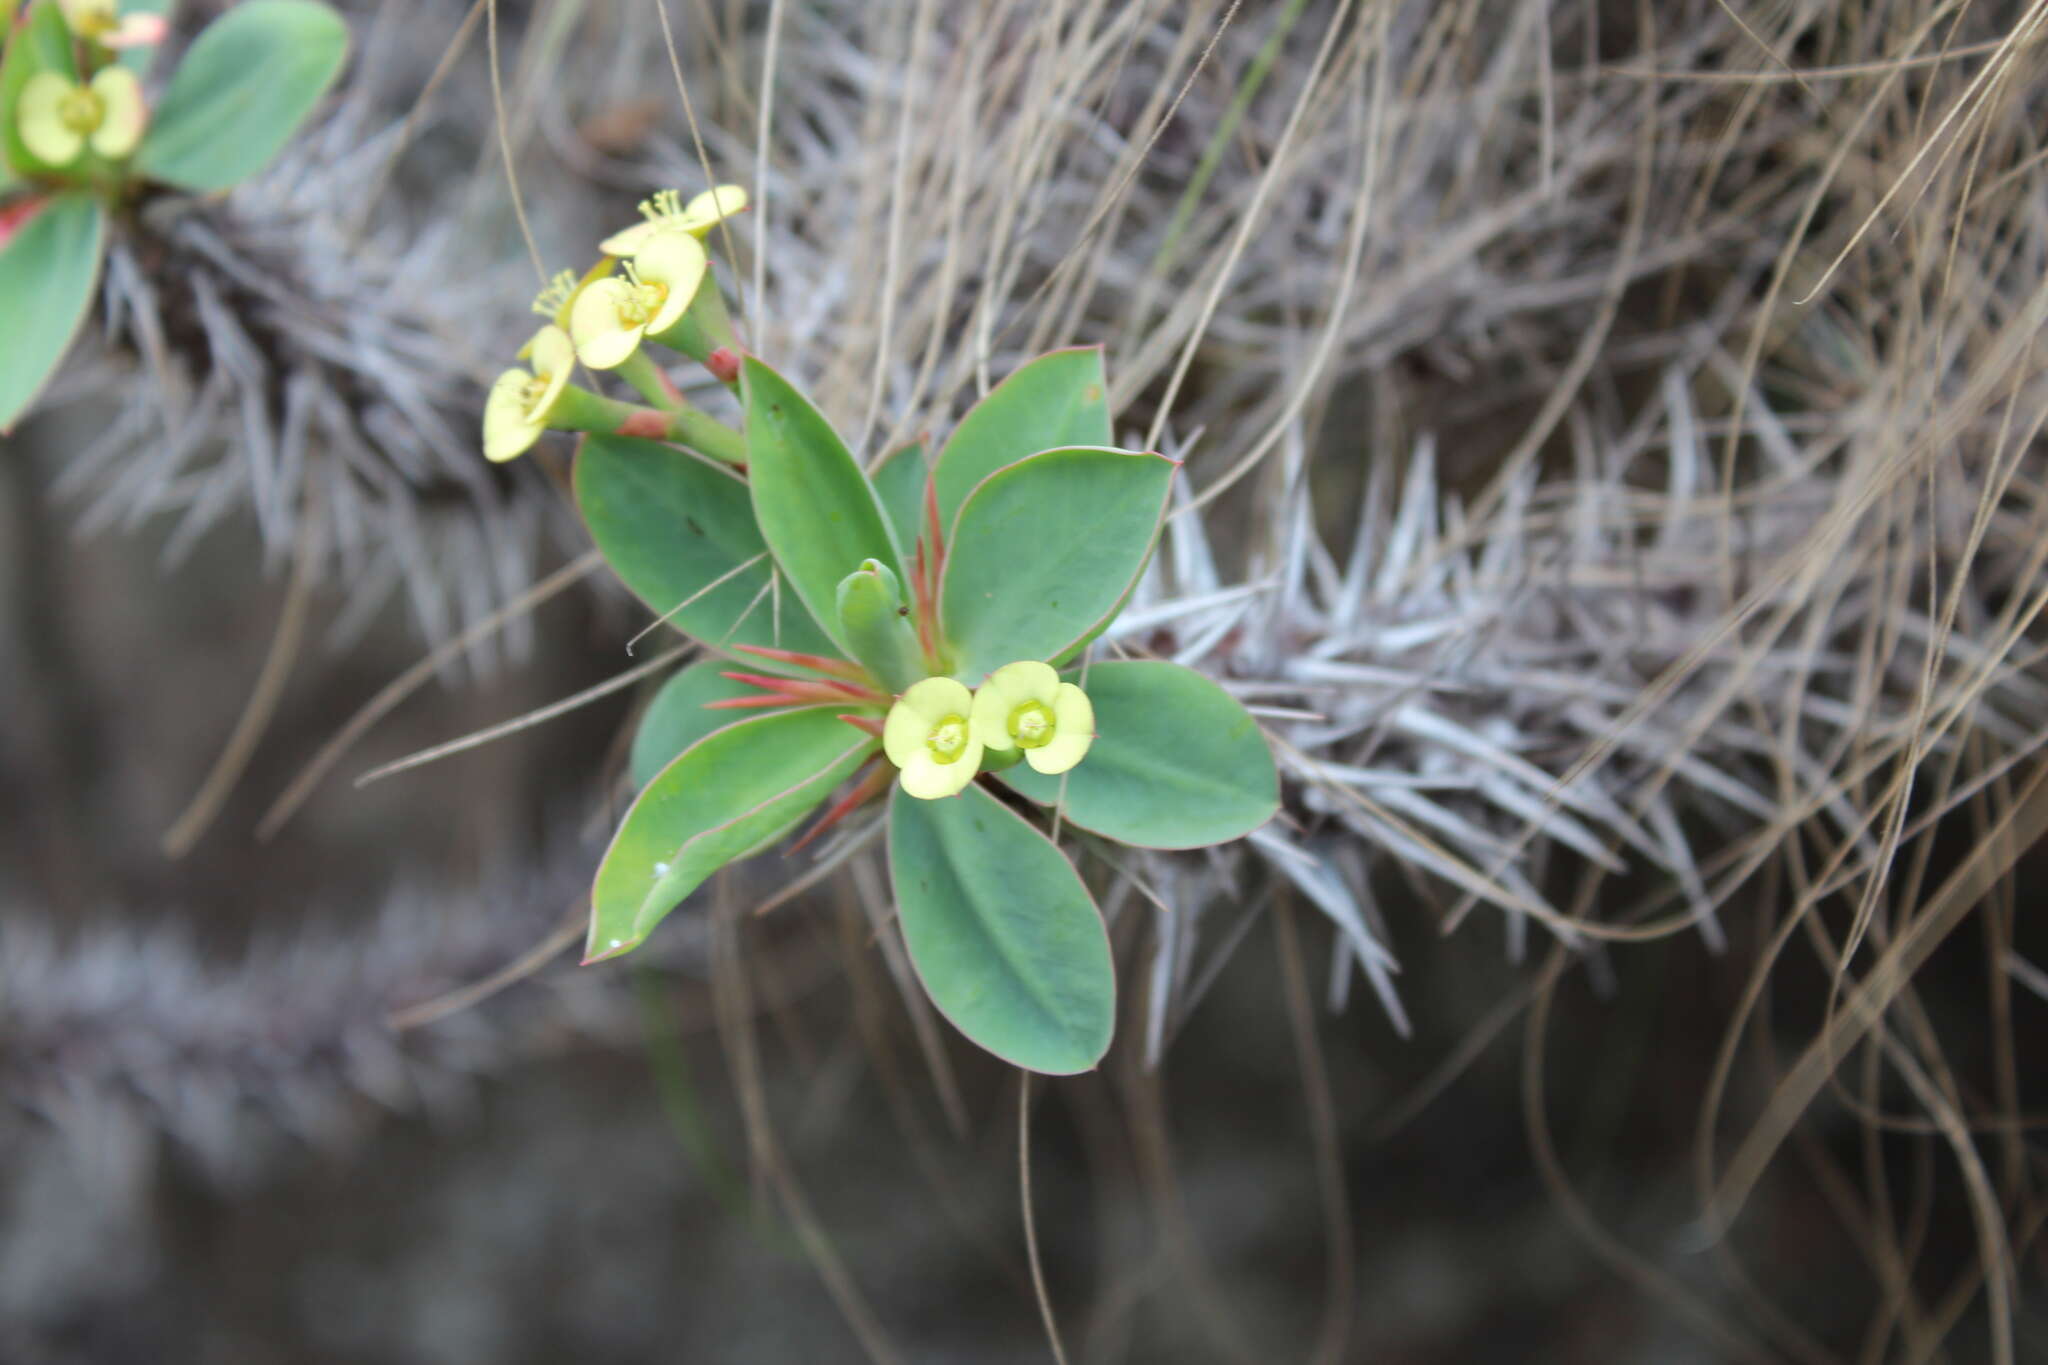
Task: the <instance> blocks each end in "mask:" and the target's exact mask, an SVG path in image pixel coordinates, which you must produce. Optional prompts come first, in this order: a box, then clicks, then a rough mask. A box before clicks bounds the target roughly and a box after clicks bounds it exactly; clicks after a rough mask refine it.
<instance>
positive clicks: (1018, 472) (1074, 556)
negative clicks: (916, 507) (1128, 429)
mask: <svg viewBox="0 0 2048 1365" xmlns="http://www.w3.org/2000/svg"><path fill="white" fill-rule="evenodd" d="M1176 468H1178V466H1177V465H1175V464H1174V462H1173V461H1172V460H1169V459H1167V458H1165V457H1164V456H1161V455H1147V454H1137V453H1133V452H1131V451H1127V450H1104V449H1094V448H1086V449H1072V450H1048V451H1045V452H1044V453H1043V454H1039V455H1033V456H1031V457H1030V458H1028V459H1023V460H1019V461H1018V462H1017V463H1015V464H1013V465H1010V466H1009V467H1008V468H1006V469H1002V470H999V471H997V472H996V473H994V474H991V475H990V476H989V477H988V478H986V479H984V480H982V482H981V486H980V487H978V488H976V489H975V490H974V493H973V495H972V496H971V497H969V498H968V500H967V502H966V503H965V504H964V505H963V506H962V507H961V509H960V517H959V520H958V521H956V522H955V523H954V525H953V535H952V539H951V541H950V542H949V544H948V547H947V550H946V569H945V574H944V576H943V577H942V578H941V580H940V583H939V620H940V622H941V623H942V625H943V634H944V636H945V638H946V640H947V641H948V643H950V644H951V645H952V647H953V649H954V650H955V651H956V658H955V662H956V664H957V665H958V667H957V670H956V676H958V677H959V678H960V679H961V680H962V681H964V682H966V683H967V684H968V685H969V686H974V685H978V684H979V683H980V681H981V680H982V679H983V678H984V677H986V676H987V675H988V674H989V673H991V672H993V671H994V670H996V669H998V668H1000V667H1002V666H1003V665H1004V664H1007V663H1014V662H1016V661H1017V660H1019V659H1046V660H1053V661H1057V660H1059V659H1061V658H1063V657H1064V656H1065V655H1066V654H1067V653H1068V652H1069V651H1070V650H1072V649H1074V648H1076V647H1078V646H1080V645H1081V644H1084V643H1086V642H1087V641H1088V640H1089V639H1090V638H1092V637H1093V636H1094V635H1095V633H1096V632H1097V631H1099V630H1101V629H1102V628H1103V627H1104V626H1105V625H1107V624H1108V623H1109V621H1110V620H1111V619H1112V618H1114V617H1115V615H1116V613H1117V612H1118V611H1119V610H1120V609H1121V608H1122V604H1123V601H1124V598H1125V597H1126V596H1127V595H1128V594H1129V592H1130V589H1131V585H1132V584H1133V583H1135V582H1136V581H1137V578H1138V573H1139V571H1140V570H1142V569H1143V568H1144V567H1145V560H1146V557H1147V556H1148V555H1150V554H1151V552H1152V542H1153V541H1154V539H1155V538H1156V537H1157V536H1158V534H1159V525H1160V521H1161V519H1162V518H1163V517H1164V516H1165V515H1166V495H1167V491H1168V489H1169V487H1170V486H1171V485H1172V482H1173V472H1174V470H1175V469H1176Z"/></svg>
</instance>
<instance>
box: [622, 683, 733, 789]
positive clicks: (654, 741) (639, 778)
mask: <svg viewBox="0 0 2048 1365" xmlns="http://www.w3.org/2000/svg"><path fill="white" fill-rule="evenodd" d="M731 667H732V664H731V662H730V661H729V660H725V659H700V660H699V661H698V662H696V663H693V664H691V665H689V666H688V667H687V668H683V669H679V670H677V672H676V675H675V676H674V677H672V678H670V679H669V680H668V681H667V682H665V683H663V684H662V685H661V690H660V691H659V692H656V693H655V694H654V700H653V701H651V702H649V703H648V704H647V711H646V713H645V714H643V715H642V716H641V717H640V728H639V729H638V730H636V731H634V732H633V754H632V757H631V759H630V760H629V761H628V762H627V765H626V766H627V768H628V769H629V770H630V772H631V773H632V777H633V785H634V786H636V787H644V786H646V785H647V784H648V783H649V782H652V781H653V780H654V779H655V777H656V775H657V774H659V773H660V772H661V770H662V769H663V768H666V767H667V766H668V765H669V764H671V763H673V762H674V761H675V759H676V756H677V755H678V754H680V753H682V751H683V750H685V749H687V748H689V747H690V746H691V745H692V744H695V743H696V742H697V741H698V740H700V739H702V738H704V736H706V735H708V734H710V733H711V732H712V731H713V730H722V729H724V728H725V727H726V726H728V725H730V724H732V723H733V722H734V721H736V720H741V719H744V718H745V716H746V714H747V713H746V712H744V711H707V710H705V709H704V703H705V702H708V701H730V700H732V699H734V698H736V697H758V696H760V695H761V690H760V689H759V688H757V687H750V686H748V685H747V684H746V683H743V682H734V681H733V680H732V679H731V678H728V677H726V676H725V673H726V670H727V669H730V668H731Z"/></svg>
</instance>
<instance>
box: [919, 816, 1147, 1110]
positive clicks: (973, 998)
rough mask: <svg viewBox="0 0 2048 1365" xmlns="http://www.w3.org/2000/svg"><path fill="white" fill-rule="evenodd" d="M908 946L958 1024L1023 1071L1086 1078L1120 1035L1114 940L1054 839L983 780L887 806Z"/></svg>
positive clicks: (938, 1001) (927, 984)
mask: <svg viewBox="0 0 2048 1365" xmlns="http://www.w3.org/2000/svg"><path fill="white" fill-rule="evenodd" d="M889 875H890V877H891V879H892V881H893V882H894V885H895V889H896V911H897V915H898V917H899V918H900V920H901V922H902V925H903V941H904V943H905V944H906V945H908V947H909V949H910V960H911V962H912V964H913V965H914V966H915V967H916V968H917V975H918V979H919V980H920V981H922V982H923V983H924V989H925V993H926V994H927V995H929V996H931V999H932V1003H933V1004H934V1005H936V1006H938V1008H939V1012H940V1013H941V1014H944V1015H945V1016H946V1018H947V1019H949V1020H951V1021H952V1024H953V1027H955V1028H957V1029H959V1030H960V1032H961V1033H963V1034H965V1035H966V1036H967V1038H968V1039H969V1040H970V1041H971V1042H973V1043H975V1044H977V1045H978V1046H980V1047H984V1048H986V1049H988V1050H989V1051H990V1052H993V1053H994V1054H995V1055H996V1056H998V1057H1000V1058H1002V1059H1003V1060H1004V1061H1006V1062H1009V1063H1011V1064H1012V1065H1014V1066H1021V1067H1023V1068H1024V1069H1025V1070H1027V1071H1038V1072H1043V1073H1045V1074H1047V1075H1052V1076H1066V1075H1072V1074H1073V1073H1075V1072H1077V1071H1087V1070H1089V1069H1090V1068H1091V1067H1093V1066H1094V1065H1095V1064H1096V1063H1097V1062H1098V1061H1100V1060H1101V1059H1102V1054H1103V1053H1105V1052H1107V1051H1108V1050H1109V1040H1110V1035H1111V1033H1112V1032H1113V1031H1114V1030H1115V1028H1116V973H1115V970H1114V968H1113V967H1112V965H1111V962H1110V956H1109V934H1108V932H1107V931H1106V930H1105V929H1104V928H1103V924H1102V916H1101V914H1100V913H1099V912H1098V911H1097V910H1096V908H1095V902H1094V900H1093V899H1091V898H1090V897H1089V895H1088V888H1087V887H1085V886H1083V885H1082V884H1081V878H1080V875H1079V874H1078V873H1076V872H1075V871H1074V868H1073V866H1072V864H1070V863H1068V861H1067V860H1066V857H1065V855H1063V854H1062V853H1061V852H1060V851H1059V850H1058V849H1057V848H1054V847H1053V845H1052V841H1051V840H1049V839H1047V838H1046V837H1045V836H1044V835H1043V834H1040V833H1039V832H1038V831H1037V830H1036V829H1034V828H1032V826H1031V823H1030V822H1029V821H1027V820H1026V819H1024V817H1023V816H1021V815H1018V814H1017V813H1016V812H1014V811H1012V810H1010V809H1009V808H1008V807H1007V806H1005V805H1003V803H1002V802H1000V801H998V800H996V798H995V797H994V796H992V795H990V794H989V792H988V790H987V789H986V788H984V787H983V786H981V785H980V784H979V783H974V784H971V785H969V786H968V787H967V789H966V790H965V791H963V792H961V793H960V795H958V796H949V797H944V798H942V799H940V800H937V801H920V800H919V799H917V798H916V797H914V796H911V795H909V794H908V793H906V792H904V791H903V790H902V789H901V788H898V789H897V790H896V791H895V792H894V793H893V794H892V795H891V797H890V803H889Z"/></svg>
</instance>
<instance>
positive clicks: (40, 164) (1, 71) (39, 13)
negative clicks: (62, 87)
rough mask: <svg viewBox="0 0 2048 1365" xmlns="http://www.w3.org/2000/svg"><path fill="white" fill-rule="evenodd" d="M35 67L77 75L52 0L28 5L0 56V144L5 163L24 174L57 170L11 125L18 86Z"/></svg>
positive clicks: (67, 36)
mask: <svg viewBox="0 0 2048 1365" xmlns="http://www.w3.org/2000/svg"><path fill="white" fill-rule="evenodd" d="M38 71H55V72H56V73H57V74H59V75H60V76H63V77H64V78H65V79H66V80H71V81H76V80H77V79H78V63H77V62H76V61H74V60H73V58H72V52H71V30H70V29H69V28H67V27H65V24H64V13H63V11H62V10H60V9H58V8H57V5H56V0H42V3H40V4H37V5H32V6H30V7H29V11H28V17H27V19H25V20H24V21H23V23H22V26H21V27H20V28H18V29H16V30H14V34H13V36H12V38H10V39H9V40H8V43H7V55H6V57H5V58H4V59H0V148H4V149H5V151H6V160H7V162H8V164H9V165H10V166H11V167H12V168H13V169H14V170H15V171H17V172H20V173H21V174H24V175H33V174H40V173H42V172H46V171H57V170H60V169H61V167H57V166H52V165H51V164H50V163H48V162H47V161H44V160H43V159H42V158H41V157H39V156H37V155H36V154H35V153H33V152H31V151H30V150H29V149H28V145H27V144H26V143H24V142H23V141H22V140H21V134H20V132H19V131H17V129H16V127H15V108H16V106H17V105H18V104H19V103H20V102H21V88H22V87H23V86H24V85H27V84H28V78H29V77H31V76H33V75H35V74H36V73H37V72H38Z"/></svg>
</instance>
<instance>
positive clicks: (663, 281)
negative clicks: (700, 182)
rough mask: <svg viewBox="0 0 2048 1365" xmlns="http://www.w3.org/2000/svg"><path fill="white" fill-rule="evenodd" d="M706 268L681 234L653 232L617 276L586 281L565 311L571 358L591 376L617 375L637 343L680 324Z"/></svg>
mask: <svg viewBox="0 0 2048 1365" xmlns="http://www.w3.org/2000/svg"><path fill="white" fill-rule="evenodd" d="M710 266H711V262H710V260H709V258H707V257H706V256H705V255H704V244H703V243H701V242H699V241H698V240H697V239H696V238H695V237H692V236H690V235H689V234H688V233H687V232H657V233H655V234H653V235H652V236H650V237H648V238H647V241H646V244H645V245H643V246H642V247H641V248H640V250H639V251H638V252H636V253H635V254H634V256H633V259H632V260H630V261H628V262H627V263H626V265H625V269H624V273H623V274H622V275H608V276H606V277H605V278H604V279H601V280H592V281H591V282H590V283H589V284H586V285H584V286H583V288H582V290H581V291H580V292H579V293H578V294H577V295H576V301H575V302H574V303H572V304H570V305H569V335H570V336H571V337H573V338H575V341H576V355H577V358H578V359H580V360H581V361H582V362H583V363H584V364H586V365H588V366H589V367H590V368H591V369H593V370H611V369H617V368H618V367H619V366H620V365H623V364H625V363H626V360H627V358H628V357H630V356H631V355H632V354H633V352H635V351H637V350H639V349H640V338H641V337H643V336H645V335H647V334H648V333H650V332H652V333H659V332H665V331H667V330H668V329H669V328H671V327H673V326H675V325H676V323H677V322H679V321H680V320H681V319H682V316H683V314H684V313H685V312H686V311H688V309H689V307H690V300H691V299H692V298H694V297H696V294H697V286H698V285H700V284H702V283H703V282H704V272H705V271H706V270H708V269H710Z"/></svg>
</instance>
